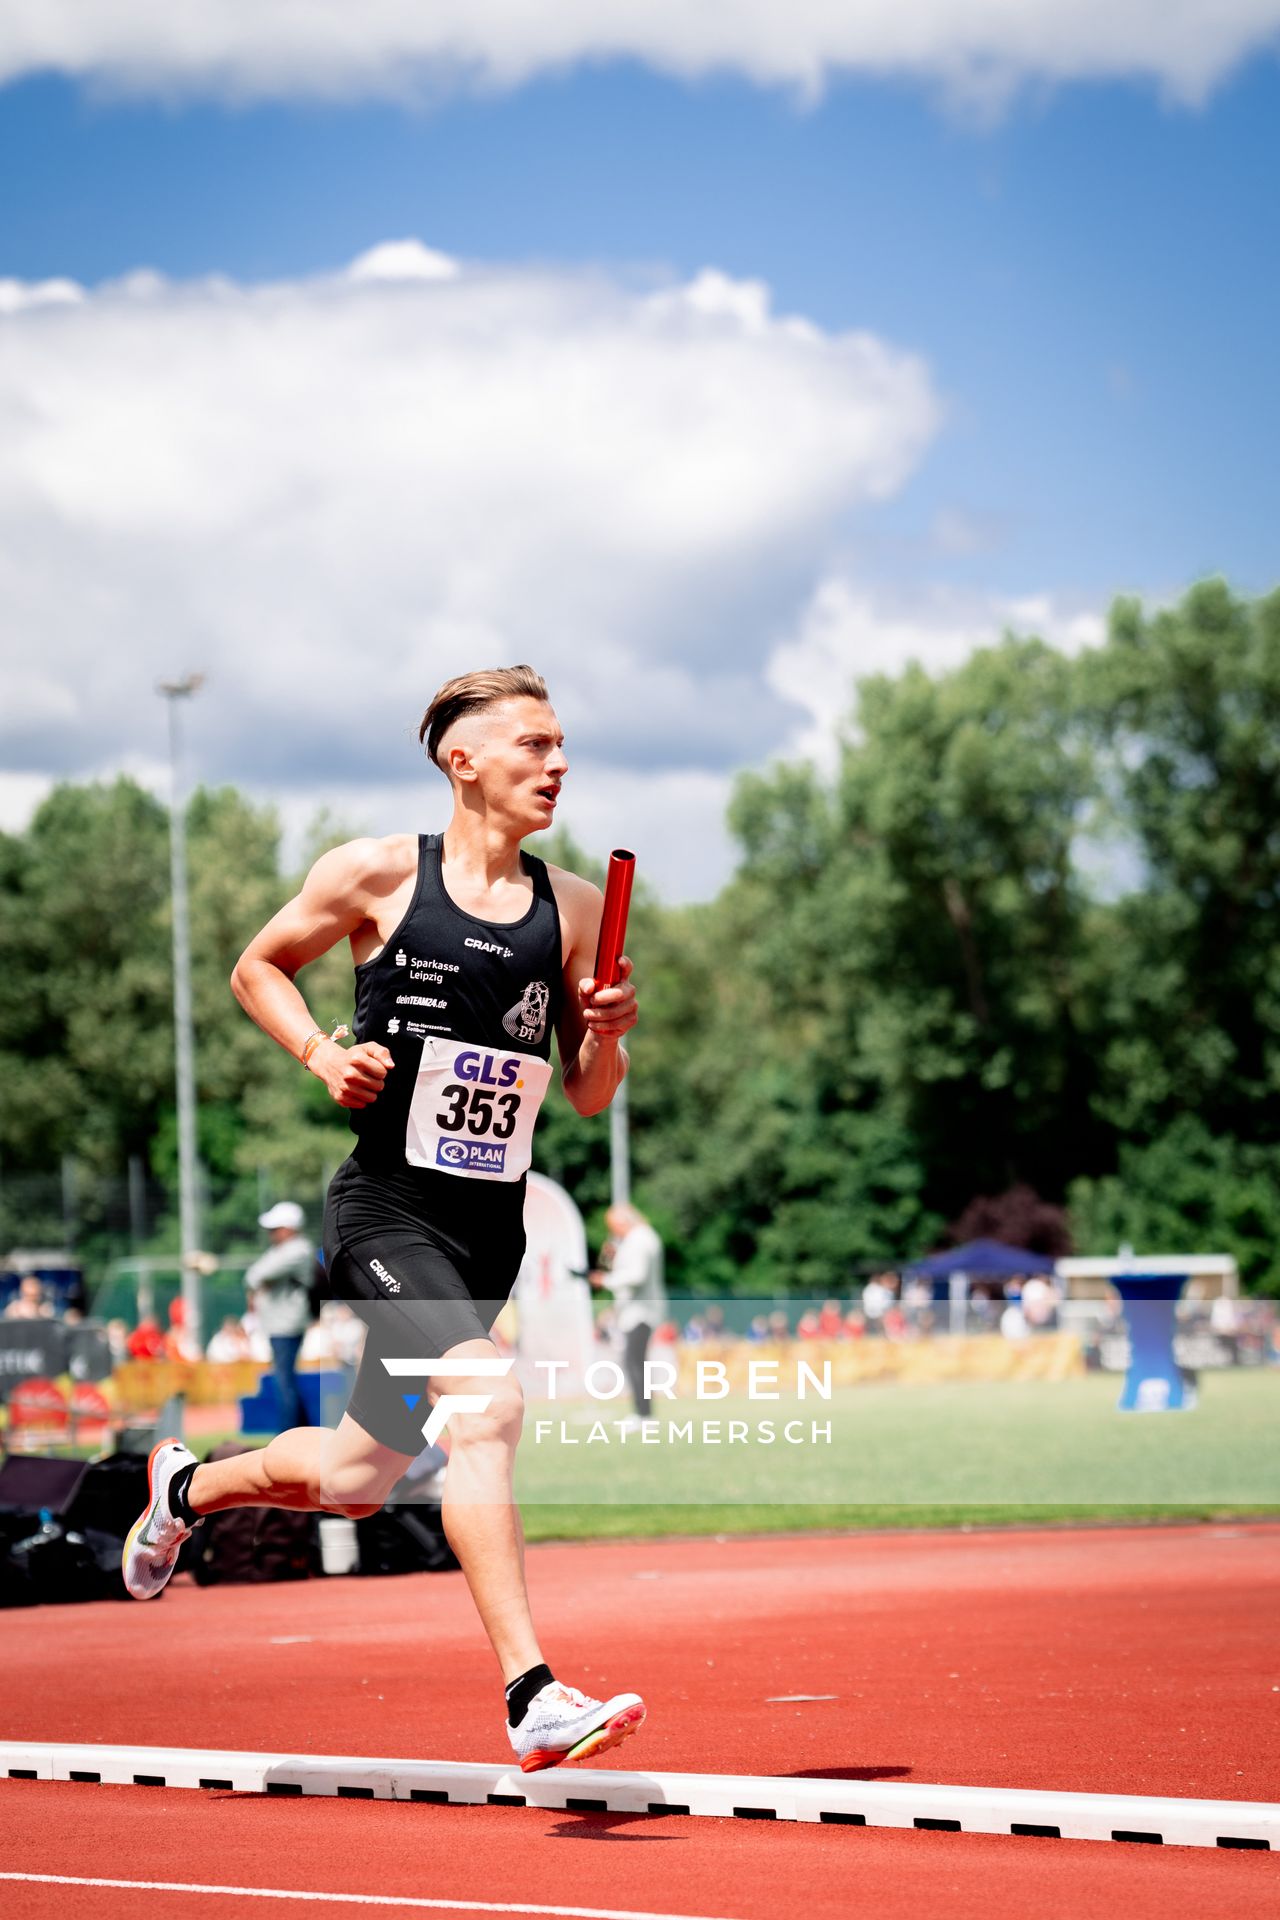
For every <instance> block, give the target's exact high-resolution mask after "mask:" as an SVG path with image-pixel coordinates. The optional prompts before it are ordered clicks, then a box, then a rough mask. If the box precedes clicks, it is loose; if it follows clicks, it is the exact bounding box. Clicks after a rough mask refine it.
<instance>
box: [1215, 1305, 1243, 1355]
mask: <svg viewBox="0 0 1280 1920" xmlns="http://www.w3.org/2000/svg"><path fill="white" fill-rule="evenodd" d="M1209 1328H1210V1331H1211V1332H1212V1333H1213V1334H1214V1335H1215V1336H1216V1338H1217V1339H1219V1340H1221V1342H1222V1344H1223V1346H1224V1347H1225V1348H1226V1349H1227V1352H1228V1353H1229V1354H1230V1356H1231V1365H1232V1366H1233V1367H1234V1366H1236V1365H1238V1364H1239V1360H1240V1332H1241V1316H1240V1306H1239V1302H1238V1301H1236V1300H1233V1299H1232V1298H1231V1296H1230V1294H1227V1293H1220V1294H1218V1295H1217V1296H1216V1298H1215V1299H1214V1302H1213V1305H1212V1306H1211V1307H1210V1308H1209Z"/></svg>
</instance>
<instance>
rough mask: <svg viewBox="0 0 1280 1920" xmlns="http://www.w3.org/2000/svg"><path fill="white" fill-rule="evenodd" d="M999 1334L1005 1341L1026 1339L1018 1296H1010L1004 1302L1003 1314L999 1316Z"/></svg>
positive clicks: (1024, 1319) (1023, 1318) (1025, 1324)
mask: <svg viewBox="0 0 1280 1920" xmlns="http://www.w3.org/2000/svg"><path fill="white" fill-rule="evenodd" d="M1000 1332H1001V1334H1002V1336H1003V1337H1004V1339H1006V1340H1025V1339H1026V1337H1027V1321H1026V1315H1025V1314H1024V1313H1023V1311H1022V1299H1021V1296H1020V1295H1019V1294H1016V1293H1015V1294H1011V1295H1010V1296H1009V1297H1008V1299H1007V1300H1006V1302H1005V1309H1004V1312H1003V1313H1002V1314H1001V1315H1000Z"/></svg>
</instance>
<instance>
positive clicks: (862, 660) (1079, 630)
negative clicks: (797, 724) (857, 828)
mask: <svg viewBox="0 0 1280 1920" xmlns="http://www.w3.org/2000/svg"><path fill="white" fill-rule="evenodd" d="M1007 632H1012V633H1018V634H1036V635H1038V636H1039V637H1040V638H1041V639H1042V640H1047V641H1048V642H1049V643H1050V644H1051V645H1053V646H1056V647H1060V648H1062V649H1063V650H1064V651H1066V652H1071V653H1074V652H1077V651H1078V650H1079V649H1080V648H1081V647H1086V646H1097V645H1099V644H1100V643H1101V641H1102V640H1103V639H1104V638H1105V634H1106V618H1105V613H1104V612H1103V611H1100V610H1099V609H1098V608H1096V607H1093V606H1087V605H1086V606H1081V605H1073V604H1070V603H1068V602H1067V601H1066V600H1064V599H1062V598H1060V597H1057V596H1054V595H1052V594H1035V595H1026V596H1023V597H1020V598H1009V597H1005V596H1001V595H998V594H983V593H978V592H965V591H961V590H959V589H956V588H952V587H937V588H934V589H933V590H927V591H924V592H920V593H916V594H914V595H910V596H903V595H897V596H891V595H889V594H887V593H886V592H884V591H883V590H882V591H880V592H874V591H872V590H870V589H869V588H867V587H866V586H864V585H861V584H859V583H857V582H856V581H851V580H849V579H848V578H846V577H845V576H844V575H842V574H839V573H834V574H831V575H829V576H828V577H827V578H826V579H825V580H823V581H821V582H820V583H819V585H818V586H817V587H816V588H815V590H814V592H813V595H812V597H811V598H810V600H809V603H808V605H807V606H806V607H805V609H804V612H803V614H802V615H801V617H800V620H799V622H798V623H797V626H796V629H795V631H794V633H793V634H791V635H790V636H788V637H787V638H786V639H784V640H783V641H782V642H781V644H780V645H779V646H778V647H777V648H776V649H775V650H774V653H773V655H772V658H771V659H770V661H769V665H768V669H767V677H768V681H769V685H770V686H771V687H772V688H773V690H774V692H775V693H777V694H778V695H779V697H780V698H782V699H785V700H788V701H792V702H794V703H795V704H796V705H797V706H800V707H802V708H804V710H805V712H806V714H807V716H808V718H807V722H806V724H805V725H804V726H802V727H801V728H800V729H799V730H797V731H796V732H795V733H794V734H793V735H792V736H791V737H790V739H789V740H788V741H787V743H786V747H785V751H786V752H787V753H790V754H801V755H804V756H805V757H807V758H810V759H812V760H814V761H815V762H816V763H817V764H818V765H819V766H821V767H824V768H827V769H830V768H831V767H832V766H833V765H834V763H835V757H836V742H837V735H838V733H839V731H840V729H841V727H842V725H843V723H845V722H846V721H847V720H848V718H849V715H850V711H851V708H852V705H853V699H854V682H855V680H859V679H863V678H865V677H867V676H868V675H870V674H874V673H888V674H893V673H899V672H901V670H902V668H903V667H905V666H906V665H907V664H908V663H909V662H912V661H914V662H916V663H918V664H919V665H920V666H922V667H924V668H925V669H926V670H927V671H929V672H933V673H939V672H946V671H947V670H948V669H949V668H951V667H957V666H959V665H960V664H961V663H962V662H963V661H964V660H966V659H968V657H969V655H970V654H971V653H973V652H974V651H975V649H976V648H978V647H983V646H991V645H993V644H994V643H995V642H997V641H998V640H999V639H1000V638H1001V637H1002V635H1004V634H1005V633H1007Z"/></svg>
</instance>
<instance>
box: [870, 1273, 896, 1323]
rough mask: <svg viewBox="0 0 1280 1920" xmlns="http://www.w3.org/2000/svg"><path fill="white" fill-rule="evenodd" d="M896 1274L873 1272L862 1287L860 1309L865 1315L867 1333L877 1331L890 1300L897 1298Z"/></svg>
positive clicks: (890, 1302)
mask: <svg viewBox="0 0 1280 1920" xmlns="http://www.w3.org/2000/svg"><path fill="white" fill-rule="evenodd" d="M897 1292H898V1276H897V1274H896V1273H877V1274H873V1275H872V1277H871V1279H870V1280H868V1282H867V1284H866V1286H865V1287H864V1288H863V1289H862V1311H863V1314H864V1315H865V1317H866V1322H867V1331H868V1333H879V1331H880V1322H881V1321H882V1320H883V1319H884V1316H885V1313H886V1311H887V1309H888V1308H889V1306H890V1305H891V1304H892V1302H893V1301H894V1300H895V1299H896V1298H897Z"/></svg>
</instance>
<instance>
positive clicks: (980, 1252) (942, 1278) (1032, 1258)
mask: <svg viewBox="0 0 1280 1920" xmlns="http://www.w3.org/2000/svg"><path fill="white" fill-rule="evenodd" d="M1053 1270H1054V1262H1053V1261H1052V1260H1050V1259H1048V1258H1046V1256H1045V1255H1044V1254H1043V1253H1032V1252H1031V1251H1030V1250H1029V1249H1028V1248H1027V1247H1007V1246H1005V1244H1004V1242H1003V1241H1002V1240H970V1241H969V1242H968V1243H967V1244H966V1245H965V1246H963V1247H947V1248H946V1249H945V1251H944V1252H942V1253H931V1254H930V1255H929V1257H928V1259H926V1260H913V1261H911V1263H910V1265H909V1266H908V1267H907V1268H906V1271H907V1272H908V1273H910V1274H914V1275H917V1276H919V1278H921V1279H924V1280H932V1282H933V1292H934V1298H935V1300H938V1299H949V1300H950V1302H951V1316H950V1317H951V1330H952V1332H953V1333H960V1332H962V1331H963V1330H964V1325H965V1319H966V1302H967V1300H968V1296H969V1283H970V1281H972V1280H998V1281H999V1282H1000V1284H1001V1290H1002V1291H1003V1287H1004V1282H1005V1281H1006V1280H1012V1279H1013V1278H1014V1276H1015V1275H1019V1276H1021V1277H1023V1278H1025V1277H1026V1275H1027V1274H1030V1273H1052V1272H1053Z"/></svg>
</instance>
